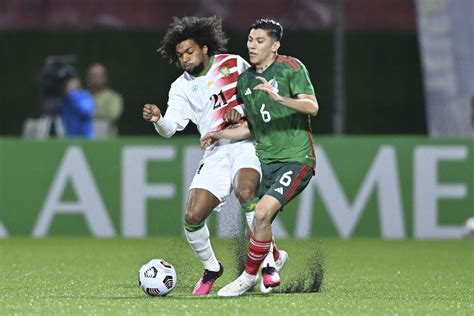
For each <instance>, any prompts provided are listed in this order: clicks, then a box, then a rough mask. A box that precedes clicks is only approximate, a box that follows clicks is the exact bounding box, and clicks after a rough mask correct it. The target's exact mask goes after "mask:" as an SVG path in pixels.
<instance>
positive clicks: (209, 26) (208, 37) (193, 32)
mask: <svg viewBox="0 0 474 316" xmlns="http://www.w3.org/2000/svg"><path fill="white" fill-rule="evenodd" d="M188 39H192V40H194V41H195V42H196V44H198V45H199V46H200V47H203V46H207V48H208V54H209V56H212V55H215V54H219V53H222V52H224V51H225V50H226V48H225V45H226V44H227V42H228V39H227V37H226V35H225V33H224V31H223V30H222V20H221V19H220V18H218V17H216V16H213V17H209V18H198V17H194V16H187V17H183V18H181V19H180V18H177V17H173V22H171V23H170V25H169V28H168V30H167V31H166V34H165V37H164V38H163V41H162V42H161V47H160V48H159V49H158V52H160V54H161V57H163V58H164V59H166V60H167V61H168V62H169V63H170V64H171V63H177V62H178V57H177V55H176V45H178V44H179V43H181V42H182V41H185V40H188Z"/></svg>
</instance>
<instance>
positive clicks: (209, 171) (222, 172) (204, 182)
mask: <svg viewBox="0 0 474 316" xmlns="http://www.w3.org/2000/svg"><path fill="white" fill-rule="evenodd" d="M242 168H252V169H255V170H257V171H258V173H259V174H260V178H262V171H261V169H260V161H259V160H258V157H257V155H256V153H255V145H254V143H253V141H249V140H244V141H240V142H235V143H229V144H225V145H219V146H213V147H211V148H209V149H207V150H206V152H205V153H204V156H203V158H202V159H201V161H200V162H199V166H198V169H197V171H196V174H195V176H194V178H193V181H192V182H191V186H190V187H189V190H192V189H205V190H207V191H209V192H211V193H212V194H214V196H215V197H217V198H218V199H219V201H221V203H222V202H224V201H225V199H226V198H227V197H228V196H229V194H230V192H231V191H232V184H233V182H234V177H235V174H236V173H237V171H239V170H240V169H242Z"/></svg>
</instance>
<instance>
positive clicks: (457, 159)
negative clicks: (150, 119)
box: [0, 0, 474, 238]
mask: <svg viewBox="0 0 474 316" xmlns="http://www.w3.org/2000/svg"><path fill="white" fill-rule="evenodd" d="M270 3H271V5H270ZM341 3H342V4H344V1H339V2H338V1H281V0H279V1H271V2H268V1H267V2H265V1H263V2H259V4H254V3H253V2H252V1H246V0H239V1H226V0H208V1H192V0H185V1H145V0H142V1H135V2H133V3H132V2H130V1H125V0H121V1H109V2H107V1H104V2H100V3H98V2H95V1H39V0H38V1H5V0H4V1H2V2H1V5H0V7H1V8H2V11H1V12H2V14H1V15H0V27H1V32H0V45H1V49H0V60H1V63H2V67H1V68H2V71H1V86H2V89H1V99H0V102H1V103H2V111H3V114H2V115H1V118H0V120H1V128H0V133H1V135H3V138H2V139H1V140H0V141H1V144H2V147H0V150H1V153H2V156H1V157H2V158H1V159H2V164H1V167H2V169H1V185H2V190H1V191H0V193H1V200H0V201H1V204H0V207H1V214H2V215H1V217H0V223H1V224H2V225H1V226H2V231H3V232H4V234H5V235H9V234H11V235H15V234H34V230H35V229H34V227H35V225H38V222H40V219H41V217H42V216H41V214H45V212H48V207H47V204H48V203H47V201H50V199H51V198H52V197H51V194H53V193H54V192H55V191H54V190H58V192H59V193H57V196H56V197H55V198H54V199H55V201H56V202H54V201H53V202H54V203H53V202H51V203H52V204H51V205H50V207H51V208H53V209H54V210H53V209H50V210H49V212H52V215H51V216H52V217H51V218H50V220H49V222H48V228H47V229H46V232H45V234H48V233H51V234H56V233H60V234H61V233H62V234H71V233H75V234H77V233H79V234H81V233H86V234H87V233H90V232H92V233H93V229H91V227H90V225H88V224H87V223H88V221H92V218H88V216H87V214H91V216H93V215H92V214H95V213H94V212H99V211H96V210H88V209H87V207H86V206H85V205H86V204H87V203H86V201H83V200H81V196H80V194H79V193H80V192H78V191H80V187H81V185H83V186H87V183H88V182H81V181H86V180H87V179H86V180H84V179H76V178H74V176H73V174H69V173H68V171H67V170H63V165H64V164H65V161H67V159H66V158H67V157H69V156H68V153H69V152H70V151H71V150H72V151H75V150H77V152H78V153H79V154H78V155H80V157H83V162H82V164H81V166H84V167H83V168H91V170H92V171H90V172H89V173H85V174H90V179H89V182H91V183H94V182H96V191H97V192H96V193H97V196H98V197H97V198H98V200H99V201H100V204H101V205H102V207H101V209H102V213H104V214H107V215H106V216H105V217H106V218H112V219H113V220H110V221H111V223H113V224H110V225H109V226H111V227H112V228H113V229H112V228H110V229H109V231H113V232H114V233H113V235H125V236H127V235H129V234H128V233H127V228H126V227H127V225H131V224H127V223H128V222H127V220H126V219H125V218H126V217H127V215H126V214H128V212H131V211H127V209H128V206H127V205H126V204H127V203H129V202H127V201H128V200H129V199H132V200H133V201H135V202H136V203H139V204H140V205H142V206H143V207H142V208H143V209H144V210H143V212H139V214H142V215H140V216H142V217H143V219H142V220H141V221H144V222H147V225H148V226H147V229H146V230H144V231H143V230H142V231H141V233H139V234H138V233H135V234H138V235H146V234H151V235H154V234H169V233H174V234H176V233H177V234H179V232H180V229H181V227H180V224H179V223H180V216H181V213H180V210H182V209H183V204H184V199H185V195H186V189H187V183H189V179H190V177H191V176H192V173H193V168H194V166H195V165H196V164H197V160H196V158H195V157H199V155H200V153H199V150H198V149H197V143H196V142H197V140H196V138H197V137H196V134H197V132H196V128H195V127H194V125H193V124H189V126H188V128H187V129H186V130H185V131H184V133H182V134H181V135H177V136H175V138H174V139H172V140H165V139H162V138H160V137H157V136H156V134H155V132H154V130H153V128H151V127H150V125H149V124H145V123H144V122H143V120H142V118H141V115H140V113H141V106H142V105H143V104H144V103H147V102H153V103H157V104H160V105H161V106H163V107H165V104H166V100H167V92H168V88H169V85H170V83H171V82H172V81H173V80H174V79H175V78H176V77H177V76H178V75H179V73H180V72H179V70H177V69H176V67H175V66H174V65H169V64H167V63H166V62H165V61H163V60H162V59H161V58H159V55H158V53H157V52H156V48H157V47H159V44H160V40H161V38H162V36H163V32H164V28H165V27H166V26H167V24H168V23H169V22H170V21H171V17H172V16H174V15H177V16H183V15H185V14H188V15H192V14H195V15H201V16H206V15H211V14H216V15H219V16H221V17H222V18H223V21H224V24H225V28H226V30H227V31H228V35H229V38H230V42H229V45H228V48H229V51H230V52H235V53H238V54H240V55H242V56H246V47H245V39H246V35H247V27H248V25H249V23H251V22H252V21H253V20H254V19H255V18H257V17H261V16H265V17H273V18H276V19H278V20H280V21H282V23H283V24H284V26H285V36H284V40H283V45H282V49H281V51H280V53H281V54H287V55H291V56H296V57H298V58H299V59H301V60H302V61H303V62H304V63H305V64H306V66H307V68H308V69H309V72H310V74H311V77H312V80H313V82H314V85H315V87H316V91H317V96H318V100H319V103H320V105H321V109H320V112H319V114H318V117H317V118H316V119H314V120H313V131H314V133H315V135H316V140H317V141H316V144H317V145H316V146H317V147H316V152H317V153H318V154H319V152H321V154H320V155H324V157H323V158H324V159H323V160H327V163H326V162H323V163H320V164H319V166H318V168H319V169H321V168H325V167H324V166H325V165H327V166H328V168H332V169H333V171H332V173H331V174H332V175H333V178H334V179H336V181H337V183H338V185H339V186H340V188H339V191H337V190H336V189H335V188H336V187H334V186H333V187H330V186H329V184H328V183H332V181H331V179H328V178H326V175H327V174H328V173H327V172H326V170H319V171H318V176H317V177H316V179H315V181H316V182H318V185H314V187H315V189H314V191H312V192H311V194H312V198H311V200H313V197H314V203H313V204H312V207H310V208H311V209H312V211H311V218H312V219H311V221H310V222H311V223H312V224H311V225H310V226H311V227H309V228H306V230H309V233H299V235H298V233H296V232H297V231H299V229H298V228H297V227H296V226H294V225H296V224H295V223H297V222H298V218H299V217H298V215H297V214H298V213H297V212H296V210H297V209H299V206H298V205H299V204H300V202H299V201H300V200H297V202H295V203H293V205H292V209H291V210H292V211H290V212H286V213H285V214H284V215H282V217H283V218H284V219H285V221H284V222H287V223H288V222H289V223H291V224H288V225H290V226H292V228H291V229H290V231H294V232H293V233H291V234H287V233H282V234H283V236H299V237H304V236H312V235H315V236H317V235H318V234H319V235H328V236H331V235H338V236H341V237H346V238H347V237H350V236H352V234H355V236H381V237H387V238H403V237H411V236H414V237H420V238H423V237H424V238H460V237H461V235H462V232H463V225H464V222H465V220H466V219H467V218H469V217H470V216H472V215H473V207H472V205H473V204H474V202H473V200H474V199H473V190H474V189H473V169H472V168H473V167H472V165H473V163H472V161H473V158H472V146H473V142H472V135H467V137H466V135H462V134H460V135H457V136H458V138H456V135H454V136H455V137H452V136H453V135H448V136H451V138H449V139H447V138H441V139H439V138H438V139H437V140H436V141H435V140H433V138H430V137H429V135H427V134H429V130H428V128H427V127H428V123H427V118H428V115H427V113H429V111H428V106H429V104H427V102H425V100H424V93H423V92H424V90H423V80H422V73H423V72H422V63H421V62H420V60H421V59H420V58H422V57H423V56H422V54H420V50H419V41H418V39H419V38H420V36H421V35H420V36H417V35H419V34H422V33H421V29H420V31H419V32H417V30H418V29H417V23H416V21H417V19H416V15H417V11H416V6H415V3H414V2H412V1H391V0H385V1H381V2H378V1H363V0H353V1H347V3H345V4H344V6H342V7H341ZM420 3H421V2H420ZM439 3H441V2H439ZM427 7H429V6H427ZM431 7H433V6H431ZM438 7H440V6H439V5H438V6H434V8H435V9H436V8H438ZM249 8H252V10H249ZM341 8H344V11H343V10H341ZM361 8H364V10H361ZM438 9H439V8H438ZM430 10H432V9H430ZM131 11H133V12H134V13H133V14H129V13H130V12H131ZM428 11H429V10H428ZM420 12H421V10H419V14H420ZM341 14H344V15H345V18H344V19H338V16H341ZM341 30H342V32H341ZM341 34H342V36H341ZM64 54H68V55H73V56H75V58H76V62H75V67H76V68H77V69H78V70H79V72H80V74H81V77H82V78H84V76H85V69H86V67H87V66H88V65H89V64H91V63H93V62H101V63H103V64H104V65H105V66H106V67H107V68H108V69H109V72H110V86H111V87H113V88H114V89H116V90H117V91H119V92H120V93H122V94H123V96H124V103H125V108H124V113H123V115H122V116H121V119H120V122H119V129H120V137H119V138H117V139H109V140H97V141H95V144H94V142H92V143H91V144H89V143H87V142H84V141H83V142H78V141H77V140H74V141H61V142H58V141H55V140H54V139H52V140H47V141H46V140H45V141H40V142H38V141H34V140H29V141H26V140H22V138H21V135H22V129H23V128H24V123H25V120H26V119H27V118H34V117H39V116H40V115H41V107H40V97H39V93H38V90H37V86H38V76H39V73H40V71H41V68H42V66H43V63H44V60H45V58H46V57H47V56H49V55H64ZM341 56H342V59H341ZM428 57H429V56H428ZM341 106H342V107H341ZM338 122H339V123H338ZM341 122H342V123H341ZM452 125H453V128H454V126H455V125H456V122H455V121H453V122H452ZM331 135H337V137H335V136H331ZM361 135H367V136H365V137H363V138H360V136H361ZM369 135H371V136H369ZM380 135H384V137H383V138H380V137H379V136H380ZM401 135H404V136H401ZM413 135H416V136H417V137H416V138H413V137H412V136H413ZM130 136H133V137H130ZM144 136H147V137H150V138H144ZM5 137H7V138H5ZM125 137H127V138H125ZM151 137H154V138H151ZM459 137H461V138H459ZM97 142H99V143H97ZM152 145H153V146H156V147H155V150H156V153H149V154H146V153H145V154H144V155H145V156H142V157H141V158H140V159H144V164H143V168H144V169H143V170H144V171H143V170H142V171H143V172H145V173H148V176H147V177H145V178H144V179H142V181H143V183H142V185H143V187H142V189H143V190H146V188H149V189H150V190H152V191H153V190H156V192H154V193H150V194H149V195H147V194H143V193H140V192H139V190H138V189H137V190H136V191H134V192H128V191H126V189H124V188H125V187H126V184H124V183H121V181H122V182H123V181H128V180H127V179H126V176H124V174H126V173H127V172H130V171H127V170H128V169H127V168H132V169H133V167H132V165H133V163H132V162H129V165H124V164H125V162H124V159H126V158H124V156H125V155H126V154H125V152H127V150H129V149H128V148H130V150H133V148H142V149H143V148H145V149H144V150H145V151H146V148H148V147H147V146H152ZM140 146H142V147H140ZM160 146H165V147H164V148H168V147H166V146H171V147H172V151H173V153H174V154H172V158H156V157H154V156H158V157H160V155H161V153H160V152H161V149H160V148H161V147H160ZM103 148H110V150H108V151H105V152H104V151H103V150H102V149H103ZM150 148H151V147H150ZM362 148H367V150H359V149H362ZM33 149H34V150H33ZM430 150H431V151H430ZM186 152H193V153H195V155H194V156H193V157H194V158H193V159H191V160H190V159H189V158H186V157H187V156H186V154H185V153H186ZM346 152H351V153H354V154H351V155H349V156H346V154H345V153H346ZM39 153H41V155H40V156H41V157H42V159H40V160H38V159H31V158H32V157H38V154H39ZM112 153H114V154H112ZM356 153H357V154H356ZM385 154H387V155H386V156H383V155H385ZM147 155H148V156H147ZM380 155H382V158H380V159H381V160H383V162H382V163H383V164H384V167H383V168H384V170H385V172H386V174H382V173H381V174H380V179H375V180H373V183H372V182H370V181H372V180H371V178H370V177H371V174H372V173H373V172H372V171H373V169H374V170H376V168H377V165H376V164H377V163H378V160H377V159H379V156H380ZM420 155H421V156H420ZM165 156H166V155H165ZM175 156H176V157H178V159H177V160H176V159H175ZM188 156H189V155H188ZM21 157H28V159H22V158H21ZM326 157H327V159H326ZM343 157H344V158H347V157H349V159H342V158H343ZM156 159H158V160H157V161H153V160H156ZM160 159H163V160H164V161H166V160H167V159H171V160H173V159H174V160H173V161H174V163H168V164H167V163H163V162H158V161H159V160H160ZM419 159H431V161H432V164H431V165H430V167H429V168H431V170H428V171H426V170H425V171H423V170H421V169H420V168H421V167H422V166H423V165H422V164H421V163H420V162H419V161H418V160H419ZM101 161H106V162H107V164H106V166H101V165H100V163H101ZM339 161H341V162H339ZM417 161H418V162H417ZM154 164H155V165H156V166H154ZM355 166H360V167H357V168H355ZM390 166H393V168H394V170H393V172H392V173H390V172H389V171H387V170H389V169H390ZM425 167H426V166H425ZM417 168H418V169H420V170H418V169H417ZM332 169H331V170H332ZM22 170H24V171H26V172H25V173H24V174H23V172H21V171H22ZM169 170H173V174H171V175H168V173H169ZM466 171H467V172H466ZM101 173H105V174H104V175H102V174H101ZM427 174H429V175H433V176H432V177H431V178H428V177H427ZM437 174H440V177H437ZM33 175H34V177H33V179H34V181H31V179H32V178H31V177H32V176H33ZM61 176H63V177H64V179H61ZM58 177H59V178H58ZM420 177H423V178H420ZM384 178H385V179H389V180H387V181H388V182H390V181H391V182H390V184H387V185H388V186H387V188H386V189H384V188H382V186H383V185H384V184H383V181H384V180H382V179H384ZM162 179H165V180H166V181H164V182H166V183H168V187H166V186H165V187H166V188H165V189H164V191H163V192H165V193H163V192H160V190H161V189H160V187H159V185H158V186H156V183H157V182H162V181H161V180H162ZM55 181H56V182H58V181H60V182H61V181H62V182H61V183H62V184H60V185H59V184H58V185H59V187H56V186H55V183H56V182H55ZM154 181H155V184H154ZM388 182H387V183H388ZM13 184H15V185H13ZM366 186H367V188H368V190H369V191H370V192H368V193H365V191H364V190H362V189H363V188H365V187H366ZM390 186H392V187H390ZM389 187H390V188H389ZM421 188H425V189H426V188H429V189H426V190H425V191H426V192H424V191H422V190H421ZM167 190H168V191H169V192H168V191H167ZM170 190H171V191H170ZM334 190H336V191H334ZM384 190H385V191H386V192H391V193H384ZM443 190H444V191H443ZM23 192H28V196H30V199H29V202H28V203H25V204H24V205H21V207H18V203H19V200H21V196H22V194H23ZM126 192H128V193H126ZM166 192H168V193H166ZM341 192H342V193H341ZM423 192H424V193H423ZM126 194H131V197H130V198H129V197H127V195H126ZM423 194H424V195H423ZM137 196H139V197H140V198H138V197H137ZM84 198H85V196H84ZM54 199H53V200H54ZM321 199H322V200H321ZM333 199H336V200H340V199H343V200H344V203H342V204H341V205H339V206H333V207H332V208H331V207H330V206H328V203H330V202H328V201H331V200H333ZM427 199H428V200H429V201H430V202H426V200H427ZM359 200H360V201H359ZM62 201H67V202H73V201H76V203H77V204H76V206H75V207H76V210H75V211H74V210H70V211H66V210H61V208H62V207H63V206H64V205H62ZM423 201H424V202H423ZM55 203H56V204H55ZM84 203H85V204H84ZM229 203H230V205H229V207H228V208H229V209H235V208H236V205H235V204H232V203H231V202H229ZM22 204H23V203H22ZM388 204H391V206H390V207H384V206H383V205H388ZM335 205H336V204H335ZM64 207H65V208H66V209H67V208H68V207H72V206H64ZM88 207H92V208H94V207H97V205H96V206H92V205H89V206H88ZM137 207H138V206H137ZM341 207H342V208H344V211H342V210H339V211H338V210H337V209H341ZM58 208H59V209H58ZM138 208H140V207H138ZM293 209H294V211H293ZM68 212H69V213H73V214H68ZM74 212H76V213H77V214H74ZM338 212H340V213H338ZM344 212H348V213H347V214H345V213H344ZM351 212H353V213H355V214H357V215H355V217H354V218H353V219H352V220H350V221H349V222H350V223H346V224H343V223H344V219H343V218H344V217H351V216H354V215H350V213H351ZM132 213H133V212H132ZM233 213H235V212H233ZM313 213H314V215H313ZM338 214H339V215H338ZM343 214H345V215H343ZM384 214H392V215H390V216H395V217H396V218H398V219H397V221H398V222H400V224H399V229H398V230H399V231H398V232H397V233H384V228H382V227H383V225H384V224H383V222H384V221H388V222H390V221H391V220H389V219H384V218H385V217H387V216H388V215H384ZM394 214H398V215H394ZM24 215H26V220H25V216H24ZM68 216H70V217H71V218H70V219H69V220H68V219H67V218H68ZM130 216H131V215H130ZM227 216H230V215H227V214H223V215H221V217H222V218H224V217H227ZM285 217H286V218H285ZM338 217H341V218H342V219H340V220H338ZM20 218H21V220H20ZM390 218H392V219H393V218H394V217H390ZM76 220H79V222H78V223H81V224H80V225H79V224H77V225H73V224H72V223H75V221H76ZM299 220H300V221H301V220H302V219H301V218H300V219H299ZM346 220H347V219H346ZM222 221H223V222H222V223H224V222H225V221H224V219H222ZM233 221H239V219H238V215H234V217H233ZM419 221H421V223H420V222H419ZM92 222H93V221H92ZM217 222H219V220H217ZM227 222H229V221H227ZM27 223H28V224H27ZM338 223H339V224H338ZM416 223H417V224H416ZM341 225H346V226H348V227H349V226H350V227H351V228H350V229H349V228H345V230H348V231H350V233H349V232H345V233H343V232H342V231H343V230H344V229H342V228H341V227H342V226H341ZM414 225H418V227H423V226H426V225H428V226H430V227H432V230H431V232H427V233H417V232H416V229H415V226H414ZM313 226H314V227H313ZM61 227H62V228H61ZM219 227H220V225H219V224H218V225H217V227H214V228H213V229H215V230H222V231H225V232H223V233H222V234H223V235H224V236H225V235H229V234H232V233H231V232H230V231H229V229H227V228H219ZM50 228H51V229H50ZM281 228H282V231H285V229H283V228H284V227H283V226H282V227H281ZM288 229H289V228H287V229H286V230H288ZM132 230H133V229H132ZM230 230H234V229H233V228H232V229H230ZM427 231H430V229H427ZM93 234H94V233H93ZM222 234H221V235H222ZM99 235H100V234H99ZM132 235H133V234H132Z"/></svg>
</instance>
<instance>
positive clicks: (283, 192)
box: [257, 162, 314, 207]
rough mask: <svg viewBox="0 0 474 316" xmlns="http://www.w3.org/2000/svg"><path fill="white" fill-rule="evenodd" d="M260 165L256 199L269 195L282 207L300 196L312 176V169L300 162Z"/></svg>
mask: <svg viewBox="0 0 474 316" xmlns="http://www.w3.org/2000/svg"><path fill="white" fill-rule="evenodd" d="M260 164H261V167H262V181H260V185H259V187H258V192H257V193H258V197H262V196H264V195H271V196H273V197H274V198H276V199H277V200H278V201H280V204H281V206H282V207H283V206H284V205H285V204H287V203H288V202H290V201H291V200H292V199H293V198H294V197H295V196H297V195H298V194H300V193H301V192H302V191H303V190H304V188H306V186H307V185H308V183H309V181H310V180H311V178H312V177H313V175H314V170H313V168H311V167H310V166H308V165H306V164H303V163H300V162H274V163H270V164H265V163H263V162H260Z"/></svg>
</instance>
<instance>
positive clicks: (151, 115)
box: [143, 104, 161, 122]
mask: <svg viewBox="0 0 474 316" xmlns="http://www.w3.org/2000/svg"><path fill="white" fill-rule="evenodd" d="M160 116H161V111H160V108H159V107H157V106H156V105H155V104H145V105H144V106H143V119H144V120H145V121H148V122H158V120H159V119H160Z"/></svg>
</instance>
